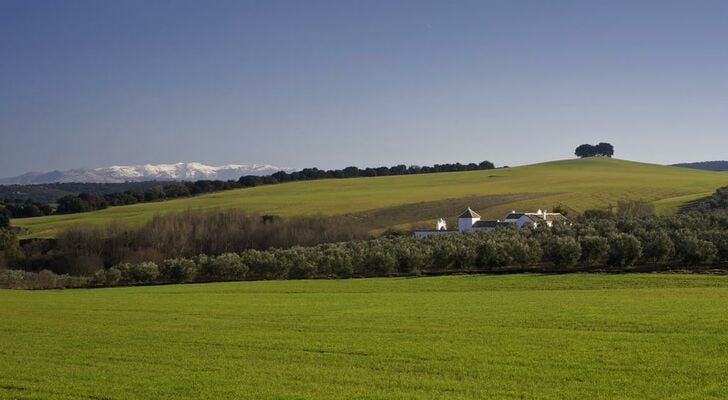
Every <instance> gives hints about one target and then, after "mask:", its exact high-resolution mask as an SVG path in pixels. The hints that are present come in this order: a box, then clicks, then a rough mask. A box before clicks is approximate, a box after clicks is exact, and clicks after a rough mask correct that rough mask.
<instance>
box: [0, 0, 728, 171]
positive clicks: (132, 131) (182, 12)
mask: <svg viewBox="0 0 728 400" xmlns="http://www.w3.org/2000/svg"><path fill="white" fill-rule="evenodd" d="M726 38H728V2H726V1H681V2H676V1H654V2H648V1H625V2H620V1H608V2H605V1H594V2H589V1H505V0H504V1H433V2H430V1H376V0H369V1H344V0H339V1H330V2H329V1H290V2H287V1H273V0H266V1H181V0H179V1H150V0H145V1H82V0H76V1H60V0H58V1H33V0H0V176H10V175H15V174H18V173H22V172H26V171H29V170H52V169H67V168H76V167H96V166H106V165H110V164H136V163H158V162H176V161H201V162H206V163H212V164H215V163H254V162H255V163H273V164H277V165H281V166H289V167H306V166H318V167H324V168H335V167H345V166H348V165H358V166H377V165H391V164H398V163H406V164H433V163H441V162H458V161H459V162H478V161H481V160H484V159H488V160H491V161H493V162H495V163H496V164H498V165H503V164H507V165H518V164H526V163H531V162H538V161H547V160H553V159H563V158H570V157H572V154H573V149H574V148H575V147H576V146H577V145H578V144H581V143H592V142H598V141H609V142H611V143H613V144H614V146H615V148H616V153H617V156H618V157H620V158H626V159H633V160H641V161H649V162H657V163H673V162H680V161H698V160H713V159H726V158H728V154H726V153H727V151H726V149H728V95H726V94H727V93H728V73H727V72H726V71H728V40H726Z"/></svg>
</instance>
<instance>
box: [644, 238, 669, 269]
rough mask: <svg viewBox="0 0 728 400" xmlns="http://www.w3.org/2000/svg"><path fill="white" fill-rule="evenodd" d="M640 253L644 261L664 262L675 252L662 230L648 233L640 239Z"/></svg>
mask: <svg viewBox="0 0 728 400" xmlns="http://www.w3.org/2000/svg"><path fill="white" fill-rule="evenodd" d="M642 249H643V250H642V253H643V257H644V259H645V260H646V261H652V262H656V263H659V262H665V261H667V260H669V259H670V258H672V256H673V254H674V253H675V245H674V244H673V243H672V239H670V236H669V235H668V234H667V233H665V232H663V231H654V232H650V233H648V234H647V235H646V236H645V237H644V238H643V240H642Z"/></svg>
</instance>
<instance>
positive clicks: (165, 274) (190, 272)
mask: <svg viewBox="0 0 728 400" xmlns="http://www.w3.org/2000/svg"><path fill="white" fill-rule="evenodd" d="M159 274H160V278H161V279H162V280H165V281H168V282H175V283H182V282H192V281H194V280H195V276H196V274H197V264H195V262H194V261H192V260H190V259H188V258H172V259H169V260H164V261H163V262H162V263H161V264H160V265H159Z"/></svg>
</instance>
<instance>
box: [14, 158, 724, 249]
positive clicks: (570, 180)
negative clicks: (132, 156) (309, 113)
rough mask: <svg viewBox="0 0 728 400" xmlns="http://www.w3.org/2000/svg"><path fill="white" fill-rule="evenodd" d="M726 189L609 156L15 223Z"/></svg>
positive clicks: (399, 208)
mask: <svg viewBox="0 0 728 400" xmlns="http://www.w3.org/2000/svg"><path fill="white" fill-rule="evenodd" d="M725 185H728V173H725V172H711V171H701V170H693V169H686V168H678V167H671V166H662V165H654V164H644V163H637V162H631V161H623V160H616V159H609V158H587V159H579V160H564V161H553V162H547V163H541V164H533V165H527V166H522V167H515V168H502V169H496V170H487V171H469V172H451V173H437V174H422V175H404V176H387V177H375V178H354V179H325V180H318V181H306V182H294V183H286V184H280V185H271V186H262V187H256V188H249V189H240V190H232V191H227V192H220V193H214V194H208V195H202V196H198V197H194V198H187V199H180V200H172V201H166V202H159V203H143V204H137V205H132V206H122V207H112V208H109V209H106V210H100V211H94V212H89V213H83V214H71V215H55V216H48V217H38V218H28V219H17V220H14V221H13V224H14V225H16V226H19V227H23V228H26V230H27V234H26V235H25V236H26V237H28V236H37V237H48V236H52V235H53V234H54V233H55V232H56V231H57V230H58V229H59V228H62V227H65V226H68V225H70V224H74V223H91V224H108V223H110V222H112V221H114V220H122V221H126V222H129V223H139V222H143V221H146V220H148V219H149V218H151V217H152V216H153V215H155V214H156V213H166V212H171V211H183V210H186V209H216V208H217V209H224V208H231V207H235V208H240V209H243V210H246V211H250V212H257V213H261V214H276V215H280V216H294V215H315V214H321V215H336V214H350V215H352V217H353V218H361V219H362V221H369V223H370V225H371V226H372V227H373V228H383V227H386V226H392V225H402V226H409V225H412V224H422V223H427V224H428V225H429V221H432V220H434V219H435V218H436V217H438V216H454V215H457V213H458V212H460V211H462V208H464V207H465V206H467V205H470V206H472V207H473V208H474V209H475V210H476V211H478V212H479V213H480V214H481V215H483V216H484V217H499V216H501V215H502V214H504V213H505V212H507V211H509V210H511V209H536V208H547V209H551V208H553V207H554V206H556V205H558V204H563V205H564V206H566V207H567V208H569V209H572V210H574V211H583V210H585V209H588V208H604V207H607V206H609V205H610V204H615V203H616V202H617V201H618V200H628V199H629V200H644V201H649V202H653V203H654V204H655V205H656V207H657V210H658V211H659V212H661V213H670V212H674V211H675V210H676V209H677V207H678V206H679V205H680V204H683V203H685V202H688V201H691V200H694V199H697V198H700V197H704V196H707V195H709V194H711V193H712V192H713V191H714V190H715V189H716V188H718V187H720V186H725Z"/></svg>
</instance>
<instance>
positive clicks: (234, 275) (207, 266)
mask: <svg viewBox="0 0 728 400" xmlns="http://www.w3.org/2000/svg"><path fill="white" fill-rule="evenodd" d="M198 263H199V269H200V275H202V278H203V279H204V280H210V281H237V280H243V279H245V276H246V275H247V274H248V270H249V267H248V265H247V264H246V263H245V262H244V261H243V259H242V258H241V257H240V256H239V255H237V254H235V253H225V254H221V255H219V256H217V257H200V259H199V260H198Z"/></svg>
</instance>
